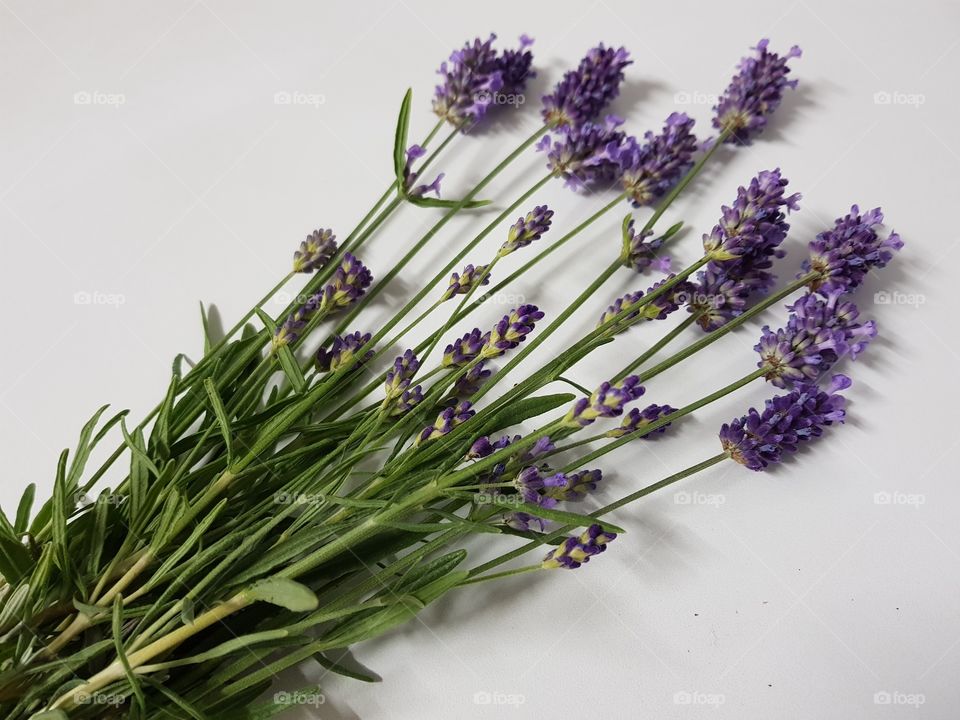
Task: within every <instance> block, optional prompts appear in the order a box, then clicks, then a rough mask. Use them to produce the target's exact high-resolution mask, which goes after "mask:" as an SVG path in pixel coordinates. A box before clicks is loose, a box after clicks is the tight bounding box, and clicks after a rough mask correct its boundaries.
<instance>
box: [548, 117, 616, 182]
mask: <svg viewBox="0 0 960 720" xmlns="http://www.w3.org/2000/svg"><path fill="white" fill-rule="evenodd" d="M622 124H623V120H621V119H620V118H618V117H615V116H613V115H608V116H607V118H606V120H605V121H604V122H603V123H594V122H586V123H583V124H582V125H577V126H575V127H572V128H570V129H568V130H566V131H565V132H562V133H558V134H557V135H555V136H552V137H551V136H549V135H546V136H544V138H543V139H542V140H541V141H540V142H539V143H537V149H538V150H541V151H545V152H546V153H547V167H548V168H549V169H550V171H551V172H552V173H553V174H554V175H556V176H557V177H562V178H563V179H564V180H566V183H565V184H566V186H567V187H569V188H573V189H574V190H580V189H584V188H587V187H589V186H591V185H595V184H597V183H601V182H604V181H606V182H609V181H611V180H613V178H614V177H615V176H616V173H617V167H618V166H617V156H618V154H619V152H620V146H621V144H622V143H623V142H624V140H625V139H626V135H625V134H624V133H623V132H622V131H621V130H618V129H617V128H618V127H619V126H620V125H622Z"/></svg>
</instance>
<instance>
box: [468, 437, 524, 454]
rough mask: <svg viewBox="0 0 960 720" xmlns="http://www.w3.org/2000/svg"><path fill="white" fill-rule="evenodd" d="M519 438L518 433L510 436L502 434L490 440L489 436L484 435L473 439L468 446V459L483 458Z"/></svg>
mask: <svg viewBox="0 0 960 720" xmlns="http://www.w3.org/2000/svg"><path fill="white" fill-rule="evenodd" d="M519 439H520V436H519V435H514V436H513V437H512V438H511V437H510V436H509V435H504V436H503V437H501V438H500V439H499V440H495V441H493V442H491V441H490V438H489V437H488V436H486V435H484V436H483V437H479V438H477V439H476V440H474V441H473V444H472V445H471V446H470V450H468V451H467V457H468V458H469V459H470V460H479V459H480V458H485V457H487V456H489V455H493V454H494V453H495V452H496V451H497V450H503V449H504V448H505V447H507V446H508V445H510V444H511V443H513V442H516V441H517V440H519Z"/></svg>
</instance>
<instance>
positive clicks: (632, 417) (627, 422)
mask: <svg viewBox="0 0 960 720" xmlns="http://www.w3.org/2000/svg"><path fill="white" fill-rule="evenodd" d="M673 412H676V408H673V407H670V406H669V405H657V404H656V403H654V404H652V405H647V406H646V407H645V408H644V409H643V410H641V409H639V408H633V409H632V410H631V411H630V412H629V413H627V415H626V417H624V418H623V422H622V423H620V427H618V428H614V429H613V430H608V431H607V437H612V438H620V437H623V436H624V435H630V434H631V433H635V432H643V435H641V436H640V437H641V438H643V439H644V440H652V439H653V438H654V437H656V435H657V434H659V433H663V432H666V430H667V428H668V427H670V425H671V423H666V424H664V425H661V426H660V427H658V428H657V429H656V430H654V431H653V432H644V431H645V430H646V429H647V428H648V427H649V426H650V425H652V424H653V423H655V422H656V421H657V420H659V419H660V418H662V417H666V416H667V415H669V414H670V413H673Z"/></svg>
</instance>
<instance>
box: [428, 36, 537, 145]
mask: <svg viewBox="0 0 960 720" xmlns="http://www.w3.org/2000/svg"><path fill="white" fill-rule="evenodd" d="M495 39H496V35H492V34H491V35H490V37H489V38H487V39H486V40H485V41H481V40H480V38H477V39H475V40H474V41H473V42H472V43H470V42H468V43H467V44H466V45H464V46H463V48H461V49H460V50H456V51H454V52H453V53H452V54H451V55H450V59H449V61H447V62H445V63H443V64H441V65H440V69H439V71H438V72H439V74H440V75H441V76H442V77H443V83H442V84H441V85H438V86H437V88H436V90H435V91H434V95H433V111H434V112H435V113H436V114H437V115H438V116H440V117H441V118H443V119H444V120H446V121H447V122H449V123H451V124H452V125H455V126H457V127H461V126H465V125H471V124H473V123H476V122H477V121H479V120H480V119H482V118H483V117H484V116H485V115H486V113H487V111H488V110H489V109H490V108H491V107H492V106H494V105H497V104H498V97H499V96H500V95H501V94H511V95H515V94H517V93H520V92H522V91H523V88H524V86H525V84H526V80H527V79H528V78H531V77H533V76H534V73H533V72H531V70H530V65H531V64H532V62H533V53H531V52H530V51H529V50H528V49H527V48H528V47H529V46H530V45H531V44H532V43H533V41H532V40H530V38H528V37H526V36H522V37H521V38H520V48H519V49H517V50H508V51H506V52H504V53H503V54H501V55H499V56H498V55H497V51H496V50H494V49H493V41H494V40H495ZM463 129H464V130H466V127H463Z"/></svg>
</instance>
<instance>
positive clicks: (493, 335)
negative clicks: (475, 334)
mask: <svg viewBox="0 0 960 720" xmlns="http://www.w3.org/2000/svg"><path fill="white" fill-rule="evenodd" d="M541 319H543V313H542V312H540V309H539V308H538V307H537V306H536V305H521V306H520V307H518V308H516V309H514V310H513V311H512V312H511V313H510V314H509V315H504V316H503V317H502V318H501V319H500V322H498V323H497V324H496V325H494V326H493V330H491V331H490V332H489V333H488V334H487V335H486V336H485V337H486V342H485V343H484V345H483V348H482V349H481V351H480V356H481V357H483V358H495V357H499V356H500V355H503V354H504V353H505V352H506V351H507V350H512V349H513V348H515V347H517V346H518V345H519V344H520V343H522V342H523V341H524V340H526V339H527V335H529V334H530V333H532V332H533V329H534V327H535V323H536V322H537V321H538V320H541Z"/></svg>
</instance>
